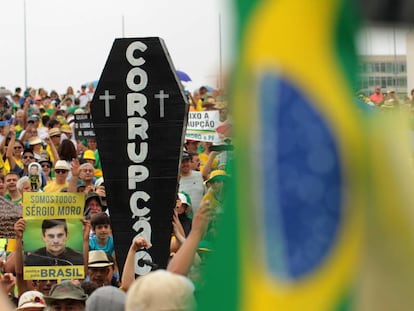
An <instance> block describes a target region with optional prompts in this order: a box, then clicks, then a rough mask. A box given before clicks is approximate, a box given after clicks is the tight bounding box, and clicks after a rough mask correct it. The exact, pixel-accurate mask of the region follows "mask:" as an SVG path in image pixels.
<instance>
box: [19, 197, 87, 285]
mask: <svg viewBox="0 0 414 311" xmlns="http://www.w3.org/2000/svg"><path fill="white" fill-rule="evenodd" d="M84 204H85V195H84V194H83V193H68V192H48V193H42V192H25V193H24V194H23V218H24V219H25V220H26V227H25V231H24V233H23V242H24V243H23V250H24V255H25V256H24V268H23V277H24V279H25V280H53V279H83V278H84V277H85V271H84V266H83V254H82V251H83V230H82V229H83V224H82V218H83V209H84Z"/></svg>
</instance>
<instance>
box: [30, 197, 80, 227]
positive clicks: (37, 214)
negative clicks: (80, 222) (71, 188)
mask: <svg viewBox="0 0 414 311" xmlns="http://www.w3.org/2000/svg"><path fill="white" fill-rule="evenodd" d="M84 204H85V195H84V194H82V193H68V192H56V193H54V192H50V193H45V192H43V193H41V192H40V193H39V192H25V193H24V194H23V218H25V219H27V220H30V219H56V218H65V219H69V218H82V217H83V209H84Z"/></svg>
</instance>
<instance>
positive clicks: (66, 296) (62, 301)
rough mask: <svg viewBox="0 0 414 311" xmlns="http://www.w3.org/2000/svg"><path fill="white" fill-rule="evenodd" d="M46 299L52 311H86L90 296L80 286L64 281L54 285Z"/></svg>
mask: <svg viewBox="0 0 414 311" xmlns="http://www.w3.org/2000/svg"><path fill="white" fill-rule="evenodd" d="M44 298H45V300H46V303H47V306H48V307H50V311H61V310H62V311H63V310H71V311H84V310H85V301H86V299H87V298H88V295H86V294H85V292H84V291H83V288H82V287H81V286H80V285H75V284H73V283H72V282H71V281H63V282H62V283H60V284H56V285H53V287H52V289H51V290H50V293H49V295H48V296H44Z"/></svg>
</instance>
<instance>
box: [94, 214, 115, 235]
mask: <svg viewBox="0 0 414 311" xmlns="http://www.w3.org/2000/svg"><path fill="white" fill-rule="evenodd" d="M91 226H92V230H93V232H95V234H96V237H97V238H98V239H100V240H106V239H107V238H108V237H109V235H110V234H111V222H110V220H109V216H108V215H107V214H106V213H103V212H100V213H97V214H94V215H93V217H91Z"/></svg>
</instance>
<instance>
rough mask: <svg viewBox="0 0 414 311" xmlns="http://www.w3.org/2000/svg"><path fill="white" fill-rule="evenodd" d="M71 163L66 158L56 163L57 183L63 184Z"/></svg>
mask: <svg viewBox="0 0 414 311" xmlns="http://www.w3.org/2000/svg"><path fill="white" fill-rule="evenodd" d="M69 170H70V168H69V165H68V164H67V163H66V161H64V160H57V161H56V164H55V177H56V183H58V184H63V183H65V181H66V178H67V177H68V174H69Z"/></svg>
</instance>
